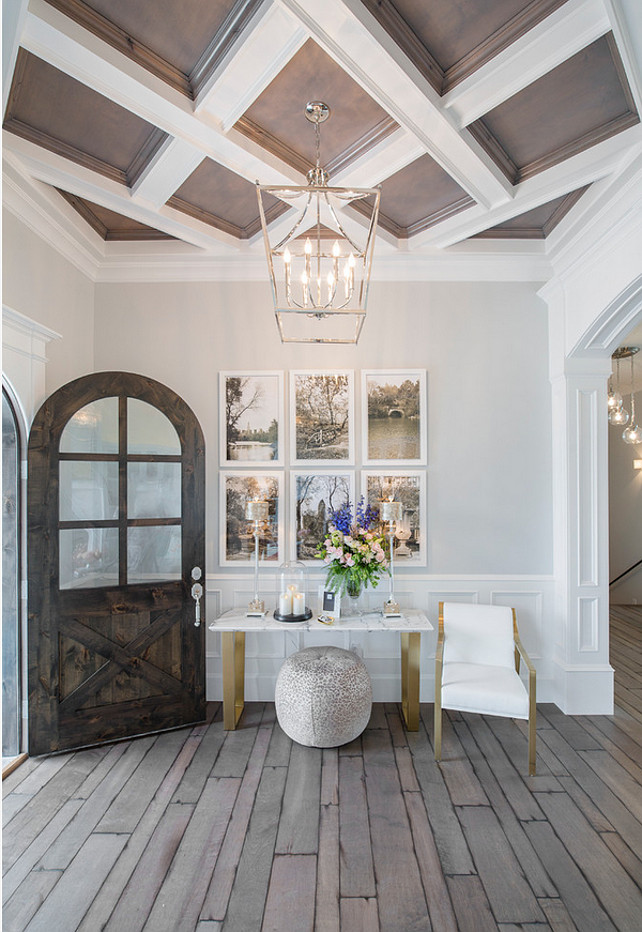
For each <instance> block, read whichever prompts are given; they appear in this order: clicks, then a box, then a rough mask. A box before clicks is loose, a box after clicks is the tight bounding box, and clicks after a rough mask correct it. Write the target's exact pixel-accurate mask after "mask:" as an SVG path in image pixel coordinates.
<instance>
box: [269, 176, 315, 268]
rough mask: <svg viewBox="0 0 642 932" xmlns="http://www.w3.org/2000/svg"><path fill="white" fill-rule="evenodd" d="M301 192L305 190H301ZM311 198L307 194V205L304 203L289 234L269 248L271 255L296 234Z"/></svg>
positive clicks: (310, 194)
mask: <svg viewBox="0 0 642 932" xmlns="http://www.w3.org/2000/svg"><path fill="white" fill-rule="evenodd" d="M302 190H305V189H302ZM311 197H312V193H309V194H308V200H307V203H306V205H305V207H304V208H303V210H302V211H301V216H300V217H299V218H298V220H297V221H296V223H295V224H294V226H293V227H292V229H291V230H290V232H289V233H286V234H285V236H284V237H283V239H282V240H281V241H280V242H278V243H277V244H276V245H275V246H274V247H273V248H272V247H271V251H272V252H273V253H274V252H276V250H277V249H280V248H281V246H283V245H284V244H285V243H287V242H289V240H291V239H292V237H293V236H294V234H295V233H296V231H297V230H298V229H299V227H300V226H301V224H302V223H303V218H304V217H305V214H306V211H307V209H308V207H309V206H310V198H311Z"/></svg>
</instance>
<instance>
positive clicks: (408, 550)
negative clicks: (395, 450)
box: [361, 469, 427, 567]
mask: <svg viewBox="0 0 642 932" xmlns="http://www.w3.org/2000/svg"><path fill="white" fill-rule="evenodd" d="M361 495H363V497H364V500H365V501H366V502H367V503H369V504H371V505H373V506H374V507H376V508H380V503H381V501H382V500H384V499H388V498H390V496H391V495H392V497H393V499H394V500H395V501H400V502H402V503H403V505H404V509H403V517H402V520H401V522H400V523H399V526H398V528H397V530H396V533H395V549H394V560H395V567H402V566H425V565H426V560H427V548H426V534H427V527H426V520H427V511H426V472H425V470H422V469H369V470H366V469H364V470H362V472H361ZM381 527H382V530H383V532H384V533H385V529H386V528H387V525H384V524H383V523H382V525H381ZM406 535H408V536H406ZM386 539H387V536H386ZM386 549H387V548H386Z"/></svg>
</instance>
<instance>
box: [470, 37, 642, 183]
mask: <svg viewBox="0 0 642 932" xmlns="http://www.w3.org/2000/svg"><path fill="white" fill-rule="evenodd" d="M638 122H639V117H638V114H637V112H636V110H635V105H634V102H633V98H632V96H631V92H630V89H629V86H628V83H627V80H626V75H625V74H624V70H623V68H622V63H621V61H620V58H619V55H618V52H617V48H616V46H615V42H614V40H613V36H612V34H609V35H608V36H602V37H601V38H600V39H597V41H595V42H593V43H591V45H589V46H587V47H586V48H585V49H582V51H581V52H578V53H577V54H576V55H573V56H572V57H571V58H569V59H568V60H567V61H565V62H563V63H562V64H561V65H558V66H557V68H554V69H553V70H552V71H550V72H548V74H545V75H544V76H543V77H541V78H539V80H537V81H535V82H534V83H533V84H530V85H529V86H528V87H526V88H524V89H523V90H522V91H519V93H517V94H515V95H514V96H513V97H511V98H509V99H508V100H506V101H504V103H502V104H500V105H499V106H498V107H496V108H495V109H494V110H491V111H490V112H489V113H487V114H485V115H484V117H483V118H482V119H480V120H477V121H476V122H475V123H472V124H471V125H470V127H469V129H470V131H471V132H472V133H473V135H474V136H475V137H476V138H477V140H478V141H479V142H480V144H481V145H482V146H484V148H486V150H487V151H488V152H489V154H490V155H491V156H492V157H493V158H494V159H495V161H496V162H497V164H498V165H499V166H500V168H502V170H503V171H504V172H505V173H506V175H507V176H508V177H509V178H510V180H511V181H512V182H513V183H514V184H515V183H517V182H518V181H521V180H523V179H524V178H529V177H531V176H532V175H535V174H537V173H538V172H540V171H544V169H546V168H550V166H551V165H555V164H557V163H558V162H561V161H563V160H564V159H565V158H569V157H570V156H571V155H575V154H577V153H578V152H582V151H583V150H584V149H587V148H588V147H589V146H592V145H595V144H596V143H597V142H601V141H602V140H603V139H607V138H609V137H610V136H612V135H614V134H615V133H618V132H621V131H622V130H623V129H626V128H628V127H629V126H632V125H633V124H634V123H638Z"/></svg>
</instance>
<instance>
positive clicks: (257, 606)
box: [245, 500, 270, 618]
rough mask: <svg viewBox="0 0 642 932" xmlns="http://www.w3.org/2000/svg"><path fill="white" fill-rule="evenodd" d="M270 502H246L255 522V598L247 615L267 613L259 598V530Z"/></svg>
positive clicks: (246, 514)
mask: <svg viewBox="0 0 642 932" xmlns="http://www.w3.org/2000/svg"><path fill="white" fill-rule="evenodd" d="M269 509H270V505H269V502H261V501H258V500H253V501H250V502H246V503H245V517H246V518H247V520H248V521H253V522H254V598H253V599H252V600H251V601H250V602H249V603H248V606H247V611H246V613H245V614H246V616H247V617H257V618H262V617H263V615H265V602H264V601H263V599H261V598H259V532H260V530H261V524H262V523H263V522H264V521H267V519H268V514H269Z"/></svg>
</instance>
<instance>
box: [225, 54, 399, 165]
mask: <svg viewBox="0 0 642 932" xmlns="http://www.w3.org/2000/svg"><path fill="white" fill-rule="evenodd" d="M311 100H322V101H324V102H325V103H326V104H327V105H328V106H329V107H330V110H331V115H330V118H329V119H328V120H327V121H326V122H325V123H324V124H323V125H322V127H321V165H322V166H323V167H325V168H326V169H327V170H328V171H329V172H330V173H332V172H337V171H338V170H339V169H340V168H343V167H344V166H346V165H347V164H349V163H350V162H351V161H352V160H353V159H355V158H357V157H358V156H359V155H362V154H363V152H364V151H365V150H366V149H367V148H368V147H369V146H371V145H374V144H375V143H376V142H378V141H379V140H380V139H382V138H384V137H385V136H386V135H388V134H390V133H392V132H394V131H395V130H396V129H397V128H398V126H397V124H396V123H395V121H394V120H393V119H391V117H390V116H388V114H387V113H386V111H385V110H383V109H382V108H381V107H380V106H379V104H377V103H376V102H375V101H374V100H373V99H372V98H371V97H370V96H369V95H368V94H366V92H365V91H364V90H363V89H362V88H361V87H360V86H359V85H358V84H357V83H356V81H353V80H352V78H350V77H349V76H348V75H347V74H346V73H345V71H343V69H341V68H340V67H339V65H337V63H336V62H335V61H334V60H333V59H332V58H330V56H329V55H327V54H326V53H325V52H324V51H323V49H321V48H320V47H319V46H318V45H317V44H316V42H313V41H312V39H309V40H308V41H307V42H306V43H305V45H304V46H303V47H302V48H301V49H299V51H298V52H297V54H296V55H295V56H294V57H293V58H292V59H291V60H290V61H289V62H288V64H287V65H286V66H285V68H283V70H282V71H281V72H280V73H279V74H278V75H277V76H276V78H274V80H273V81H272V82H271V83H270V84H269V85H268V87H267V88H266V89H265V90H264V91H263V93H262V94H261V95H260V96H259V97H258V98H257V99H256V100H255V101H254V103H253V104H252V106H251V107H249V108H248V109H247V110H246V111H245V113H244V114H243V116H242V117H241V119H240V120H239V121H238V122H237V123H236V128H237V129H239V130H240V131H241V132H243V133H245V134H246V135H247V136H249V137H250V138H251V139H254V140H255V141H256V142H258V143H259V145H262V146H263V147H264V148H266V149H268V150H269V151H270V152H272V153H274V154H275V155H277V156H278V157H279V158H281V159H283V160H284V161H285V162H287V163H288V164H289V165H292V166H293V167H294V168H296V169H297V170H298V171H301V172H302V173H305V172H307V171H308V169H309V168H310V167H311V166H313V165H314V164H315V161H316V151H315V129H314V126H313V124H312V123H309V122H308V120H307V119H306V117H305V113H304V111H305V106H306V104H307V103H308V102H309V101H311ZM261 180H264V179H261Z"/></svg>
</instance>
